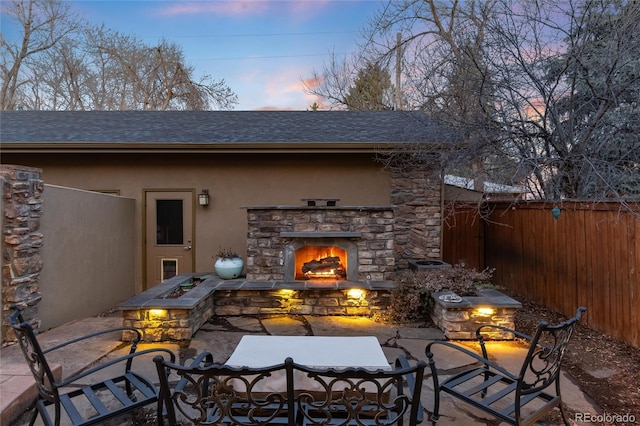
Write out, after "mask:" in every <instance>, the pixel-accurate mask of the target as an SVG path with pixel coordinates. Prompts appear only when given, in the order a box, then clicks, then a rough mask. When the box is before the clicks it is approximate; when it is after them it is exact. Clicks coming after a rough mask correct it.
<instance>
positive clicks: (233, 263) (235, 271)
mask: <svg viewBox="0 0 640 426" xmlns="http://www.w3.org/2000/svg"><path fill="white" fill-rule="evenodd" d="M213 266H214V268H215V270H216V274H218V276H219V277H220V278H222V279H225V280H228V279H232V278H238V277H239V276H240V274H241V273H242V268H243V267H244V261H243V260H242V258H240V257H234V258H222V257H219V258H218V259H217V260H216V263H215V264H214V265H213Z"/></svg>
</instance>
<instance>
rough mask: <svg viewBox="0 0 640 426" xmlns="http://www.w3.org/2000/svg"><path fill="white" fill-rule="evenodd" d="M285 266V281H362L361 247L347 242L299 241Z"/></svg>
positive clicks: (292, 246)
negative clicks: (359, 260)
mask: <svg viewBox="0 0 640 426" xmlns="http://www.w3.org/2000/svg"><path fill="white" fill-rule="evenodd" d="M284 266H285V280H291V281H305V280H334V281H335V280H338V281H341V280H346V281H358V247H357V245H356V244H355V243H354V242H352V241H349V240H348V239H345V238H296V239H294V240H292V241H291V242H290V243H289V244H288V245H287V246H286V248H285V262H284Z"/></svg>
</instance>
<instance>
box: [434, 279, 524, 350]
mask: <svg viewBox="0 0 640 426" xmlns="http://www.w3.org/2000/svg"><path fill="white" fill-rule="evenodd" d="M443 294H454V293H452V292H450V291H445V292H436V293H433V294H432V297H433V299H434V306H433V309H432V311H431V319H432V321H433V322H434V324H435V325H436V326H437V327H438V328H439V329H440V330H442V332H443V333H444V335H445V336H446V337H447V339H454V340H455V339H459V340H475V339H476V330H477V329H478V327H480V326H481V325H484V324H493V325H499V326H502V327H507V328H510V329H512V330H514V329H515V318H516V311H517V310H518V309H520V308H521V307H522V305H521V304H520V302H518V301H517V300H514V299H512V298H510V297H508V296H506V295H505V294H503V293H501V292H499V291H497V290H494V289H485V290H480V291H478V296H471V297H463V298H462V301H461V302H459V303H453V302H443V301H441V300H440V299H439V296H440V295H443ZM480 308H488V309H491V311H489V312H483V311H482V310H481V309H480ZM483 335H484V336H485V338H488V339H496V340H511V339H513V338H514V337H515V336H514V335H513V333H509V332H507V331H504V330H497V329H492V330H491V329H489V330H486V331H485V332H484V333H483Z"/></svg>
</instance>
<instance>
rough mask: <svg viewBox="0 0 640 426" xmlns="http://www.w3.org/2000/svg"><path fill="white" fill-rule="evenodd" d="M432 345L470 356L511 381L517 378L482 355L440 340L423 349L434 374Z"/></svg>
mask: <svg viewBox="0 0 640 426" xmlns="http://www.w3.org/2000/svg"><path fill="white" fill-rule="evenodd" d="M434 345H442V346H447V347H449V348H452V349H455V350H457V351H459V352H462V353H464V354H466V355H468V356H470V357H471V358H473V359H475V360H477V361H479V362H481V363H482V364H484V366H485V367H490V368H493V369H495V370H497V371H499V372H500V373H501V374H504V375H505V376H507V377H509V378H511V379H513V380H518V376H515V375H513V374H512V373H510V372H509V371H507V370H505V369H504V368H503V367H500V366H499V365H498V364H496V363H494V362H492V361H490V360H489V359H487V358H486V356H482V355H478V354H477V353H475V352H473V351H470V350H469V349H467V348H463V347H461V346H458V345H455V344H453V343H451V342H446V341H441V340H436V341H433V342H431V343H429V344H428V345H427V347H426V349H425V354H426V355H427V358H429V365H430V367H431V371H432V372H435V361H433V352H432V351H431V347H432V346H434Z"/></svg>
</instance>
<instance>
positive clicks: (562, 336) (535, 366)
mask: <svg viewBox="0 0 640 426" xmlns="http://www.w3.org/2000/svg"><path fill="white" fill-rule="evenodd" d="M583 311H584V308H580V309H578V311H577V313H576V316H575V317H573V318H570V319H569V320H567V321H564V322H562V323H560V324H557V325H550V324H549V323H547V322H546V321H542V322H540V323H539V324H538V327H537V329H536V333H535V334H534V335H533V339H532V340H531V343H530V346H529V351H528V353H527V356H526V358H525V361H524V363H523V365H522V369H521V370H520V374H519V377H520V378H521V379H520V380H521V381H522V384H521V387H520V392H521V395H529V394H532V393H536V392H541V391H542V390H544V389H545V388H547V387H549V386H551V385H552V384H554V383H556V382H557V379H558V375H559V374H560V368H561V366H562V360H563V358H564V355H565V351H566V349H567V345H568V344H569V340H570V339H571V335H572V334H573V331H574V330H575V328H576V325H577V324H578V321H580V317H581V316H582V312H583ZM481 333H482V327H480V328H479V329H478V331H477V333H476V335H477V336H478V338H479V339H480V345H481V347H482V348H483V355H485V357H486V354H487V352H486V348H485V345H484V339H483V338H482V334H481Z"/></svg>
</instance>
